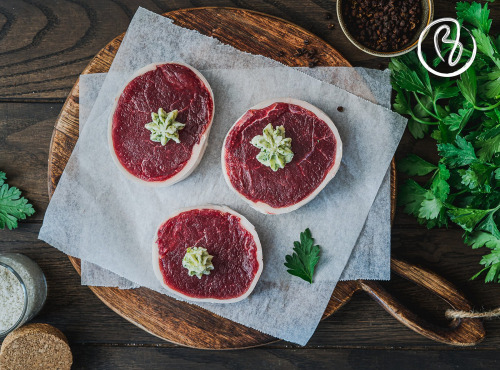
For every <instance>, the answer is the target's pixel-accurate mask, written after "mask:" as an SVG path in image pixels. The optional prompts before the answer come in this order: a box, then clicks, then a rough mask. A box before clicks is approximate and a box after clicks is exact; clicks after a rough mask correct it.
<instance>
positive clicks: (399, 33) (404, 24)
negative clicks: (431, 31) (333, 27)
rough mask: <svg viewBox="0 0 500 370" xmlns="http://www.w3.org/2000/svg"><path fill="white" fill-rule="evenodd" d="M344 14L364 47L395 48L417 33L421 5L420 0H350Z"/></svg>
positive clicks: (404, 44)
mask: <svg viewBox="0 0 500 370" xmlns="http://www.w3.org/2000/svg"><path fill="white" fill-rule="evenodd" d="M342 14H343V16H344V19H345V22H346V26H347V29H348V30H349V32H350V33H351V34H352V35H353V36H354V38H355V39H356V40H358V41H359V42H361V43H362V44H363V45H364V46H366V47H368V48H370V49H373V50H378V51H395V50H400V49H401V48H403V47H404V46H406V45H407V44H409V43H410V41H411V40H412V39H413V37H414V36H415V34H416V32H417V29H418V27H417V25H419V24H420V17H421V14H422V5H421V0H377V1H373V0H347V1H345V2H344V7H343V9H342ZM329 28H330V27H329Z"/></svg>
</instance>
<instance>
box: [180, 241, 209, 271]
mask: <svg viewBox="0 0 500 370" xmlns="http://www.w3.org/2000/svg"><path fill="white" fill-rule="evenodd" d="M212 258H213V256H211V255H210V254H208V252H207V250H206V248H203V247H189V248H188V249H187V250H186V254H185V255H184V258H183V259H182V267H184V268H186V269H187V270H188V274H189V276H193V275H196V277H197V278H198V279H201V277H202V276H203V275H210V271H211V270H213V269H214V265H212Z"/></svg>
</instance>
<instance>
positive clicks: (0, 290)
mask: <svg viewBox="0 0 500 370" xmlns="http://www.w3.org/2000/svg"><path fill="white" fill-rule="evenodd" d="M46 298H47V283H46V281H45V275H44V274H43V271H42V270H41V269H40V267H39V266H38V265H37V264H36V263H35V262H34V261H33V260H31V259H30V258H28V257H26V256H24V255H22V254H19V253H0V338H2V337H4V336H6V335H7V334H9V333H10V332H11V331H13V330H14V329H16V328H18V327H20V326H21V325H23V324H24V323H25V322H27V321H29V320H31V319H32V318H33V317H34V316H35V315H36V314H37V313H38V312H39V311H40V310H41V308H42V307H43V305H44V303H45V299H46Z"/></svg>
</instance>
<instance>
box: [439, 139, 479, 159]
mask: <svg viewBox="0 0 500 370" xmlns="http://www.w3.org/2000/svg"><path fill="white" fill-rule="evenodd" d="M455 143H456V144H457V145H456V146H455V145H453V144H438V150H439V154H440V155H441V156H442V157H444V159H445V162H446V163H448V165H449V166H450V167H460V166H465V165H468V164H471V163H473V162H475V161H477V157H476V153H475V152H474V147H473V146H472V144H471V143H469V142H468V141H467V140H465V139H464V138H463V137H461V136H459V135H457V138H456V140H455Z"/></svg>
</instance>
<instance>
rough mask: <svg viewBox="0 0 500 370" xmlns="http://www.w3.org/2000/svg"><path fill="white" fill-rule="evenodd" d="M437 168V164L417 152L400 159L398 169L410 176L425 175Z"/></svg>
mask: <svg viewBox="0 0 500 370" xmlns="http://www.w3.org/2000/svg"><path fill="white" fill-rule="evenodd" d="M436 169H437V166H435V165H433V164H432V163H429V162H427V161H426V160H424V159H422V158H420V157H419V156H416V155H415V154H410V155H409V156H408V157H406V158H404V159H402V160H401V161H398V170H400V171H402V172H404V173H406V174H408V175H410V176H415V175H418V176H424V175H427V174H428V173H429V172H431V171H434V170H436Z"/></svg>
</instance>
